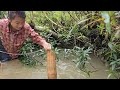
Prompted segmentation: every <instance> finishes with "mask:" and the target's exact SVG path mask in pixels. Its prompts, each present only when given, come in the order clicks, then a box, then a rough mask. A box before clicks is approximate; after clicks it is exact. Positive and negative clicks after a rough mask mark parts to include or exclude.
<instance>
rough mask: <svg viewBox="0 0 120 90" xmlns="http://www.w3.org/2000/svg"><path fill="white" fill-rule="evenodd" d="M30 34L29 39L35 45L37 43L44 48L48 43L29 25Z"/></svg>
mask: <svg viewBox="0 0 120 90" xmlns="http://www.w3.org/2000/svg"><path fill="white" fill-rule="evenodd" d="M28 33H29V37H30V38H32V41H33V42H34V43H37V44H39V45H41V46H44V45H45V43H46V40H45V39H44V38H43V37H41V36H40V35H39V34H38V33H37V32H35V31H34V29H32V28H31V27H30V26H29V25H28Z"/></svg>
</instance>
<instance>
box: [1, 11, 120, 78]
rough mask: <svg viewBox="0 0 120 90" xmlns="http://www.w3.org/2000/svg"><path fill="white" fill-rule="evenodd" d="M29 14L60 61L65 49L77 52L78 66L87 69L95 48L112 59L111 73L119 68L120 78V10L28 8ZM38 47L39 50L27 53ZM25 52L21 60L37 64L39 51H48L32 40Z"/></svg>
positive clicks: (104, 56) (99, 53) (27, 12)
mask: <svg viewBox="0 0 120 90" xmlns="http://www.w3.org/2000/svg"><path fill="white" fill-rule="evenodd" d="M3 13H6V12H4V11H1V12H0V16H2V17H3ZM26 14H27V18H26V21H27V22H28V23H29V24H30V25H33V29H35V31H36V32H38V33H39V34H40V35H41V36H43V37H44V38H45V39H46V40H47V41H48V42H50V43H51V44H52V46H53V47H52V48H53V50H54V51H55V52H56V54H57V60H58V61H59V60H60V58H59V54H60V52H61V49H64V58H67V57H69V56H70V55H73V57H74V55H76V56H77V57H76V58H75V57H74V62H75V64H76V66H77V67H78V68H80V70H83V71H86V67H85V65H86V63H88V59H90V57H89V54H90V53H91V52H92V53H94V54H96V55H97V56H99V57H103V58H104V62H106V63H108V65H109V68H110V71H109V73H110V74H109V76H108V77H110V76H111V75H113V76H115V75H116V74H115V73H116V72H117V74H118V77H116V76H115V77H116V78H120V77H119V76H120V26H119V24H120V16H119V11H26ZM4 15H5V14H4ZM6 16H7V15H6ZM36 50H39V52H37V53H34V54H32V55H26V53H28V52H34V51H36ZM21 53H22V54H23V56H22V58H21V59H20V60H22V62H23V63H24V64H26V65H32V66H34V65H37V63H38V61H37V60H35V58H34V57H36V55H38V56H39V55H41V56H42V57H43V59H45V58H46V56H45V55H46V53H45V51H44V50H43V49H42V48H40V47H39V46H38V45H36V44H32V42H31V41H30V40H28V42H26V43H25V44H24V46H23V48H22V49H21ZM71 53H72V54H71ZM114 72H115V73H114Z"/></svg>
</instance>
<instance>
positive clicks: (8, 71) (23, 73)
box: [0, 55, 109, 79]
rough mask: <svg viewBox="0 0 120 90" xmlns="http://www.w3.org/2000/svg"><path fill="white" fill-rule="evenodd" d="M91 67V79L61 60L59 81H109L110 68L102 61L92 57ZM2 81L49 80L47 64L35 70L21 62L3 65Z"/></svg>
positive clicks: (57, 64)
mask: <svg viewBox="0 0 120 90" xmlns="http://www.w3.org/2000/svg"><path fill="white" fill-rule="evenodd" d="M91 58H92V59H91V60H90V63H91V64H92V66H94V68H93V67H92V66H90V65H88V66H87V68H88V69H89V70H91V71H95V70H97V71H95V72H93V73H91V74H90V77H89V76H88V75H87V74H86V73H84V72H83V71H80V70H79V69H78V68H76V67H75V64H74V63H73V62H72V61H71V60H59V61H58V62H57V63H56V66H57V79H107V77H108V74H109V73H108V72H107V71H106V70H108V68H107V67H106V66H105V65H104V64H103V63H102V62H101V60H100V59H99V58H97V57H95V56H93V55H91ZM0 79H47V68H46V62H45V61H44V62H43V65H40V66H37V67H35V68H31V67H27V66H24V65H23V64H22V63H21V62H20V61H19V60H12V61H9V62H6V63H3V64H2V65H1V67H0Z"/></svg>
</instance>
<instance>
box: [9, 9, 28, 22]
mask: <svg viewBox="0 0 120 90" xmlns="http://www.w3.org/2000/svg"><path fill="white" fill-rule="evenodd" d="M16 15H18V16H19V17H21V18H23V19H25V18H26V14H25V11H8V18H9V19H10V20H12V19H14V18H15V16H16Z"/></svg>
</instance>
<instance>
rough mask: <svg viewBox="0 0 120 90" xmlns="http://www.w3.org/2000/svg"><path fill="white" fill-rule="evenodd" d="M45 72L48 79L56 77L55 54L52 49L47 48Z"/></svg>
mask: <svg viewBox="0 0 120 90" xmlns="http://www.w3.org/2000/svg"><path fill="white" fill-rule="evenodd" d="M47 74H48V79H57V71H56V56H55V53H54V52H53V51H52V50H47Z"/></svg>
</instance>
